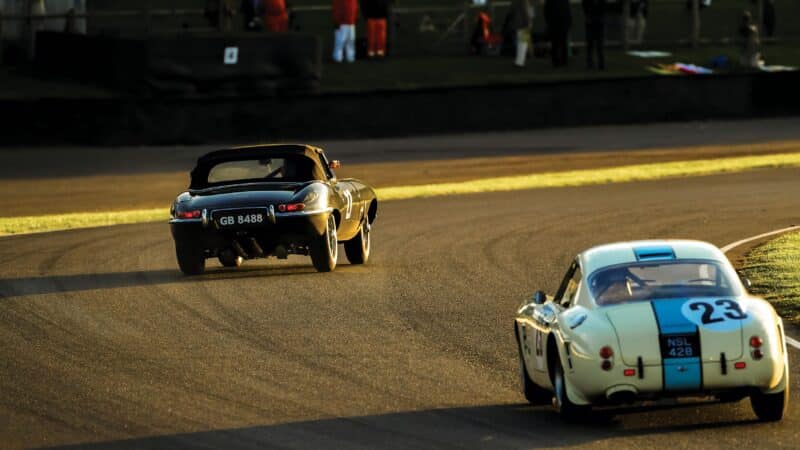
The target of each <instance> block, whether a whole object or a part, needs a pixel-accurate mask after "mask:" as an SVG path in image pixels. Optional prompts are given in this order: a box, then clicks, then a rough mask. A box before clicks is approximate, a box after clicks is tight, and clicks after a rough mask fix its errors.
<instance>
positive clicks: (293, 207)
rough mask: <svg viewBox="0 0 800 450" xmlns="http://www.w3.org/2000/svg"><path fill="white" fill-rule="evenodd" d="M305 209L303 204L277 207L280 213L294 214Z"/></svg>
mask: <svg viewBox="0 0 800 450" xmlns="http://www.w3.org/2000/svg"><path fill="white" fill-rule="evenodd" d="M304 209H306V205H305V203H287V204H280V205H278V211H280V212H296V211H302V210H304Z"/></svg>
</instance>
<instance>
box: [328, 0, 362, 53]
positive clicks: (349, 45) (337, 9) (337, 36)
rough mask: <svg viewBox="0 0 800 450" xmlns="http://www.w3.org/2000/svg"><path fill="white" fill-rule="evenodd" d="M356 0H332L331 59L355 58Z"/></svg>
mask: <svg viewBox="0 0 800 450" xmlns="http://www.w3.org/2000/svg"><path fill="white" fill-rule="evenodd" d="M356 19H358V1H357V0H333V23H334V25H335V26H336V31H334V34H333V60H334V61H335V62H342V61H343V60H347V62H353V61H355V60H356Z"/></svg>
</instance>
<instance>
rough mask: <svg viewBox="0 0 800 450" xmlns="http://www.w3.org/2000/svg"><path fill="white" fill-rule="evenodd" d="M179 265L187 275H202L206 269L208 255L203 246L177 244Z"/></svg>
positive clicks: (176, 252)
mask: <svg viewBox="0 0 800 450" xmlns="http://www.w3.org/2000/svg"><path fill="white" fill-rule="evenodd" d="M175 256H176V257H177V259H178V267H179V268H180V269H181V272H183V273H184V274H185V275H200V274H202V273H203V272H204V271H205V270H206V255H205V253H204V252H203V249H202V248H197V247H194V246H191V245H186V244H175Z"/></svg>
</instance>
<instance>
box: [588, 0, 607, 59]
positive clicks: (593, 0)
mask: <svg viewBox="0 0 800 450" xmlns="http://www.w3.org/2000/svg"><path fill="white" fill-rule="evenodd" d="M582 3H583V17H584V19H585V21H586V68H587V69H593V68H594V54H595V52H596V53H597V66H598V67H599V68H600V70H605V69H606V58H605V28H606V0H582Z"/></svg>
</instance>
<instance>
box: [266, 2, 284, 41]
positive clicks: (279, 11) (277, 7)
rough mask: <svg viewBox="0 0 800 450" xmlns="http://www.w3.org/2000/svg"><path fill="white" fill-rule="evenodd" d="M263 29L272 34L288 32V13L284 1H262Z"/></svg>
mask: <svg viewBox="0 0 800 450" xmlns="http://www.w3.org/2000/svg"><path fill="white" fill-rule="evenodd" d="M261 8H262V11H263V13H264V17H263V20H264V28H266V29H267V31H271V32H273V33H285V32H287V31H289V12H288V10H287V8H286V0H262V6H261Z"/></svg>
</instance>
